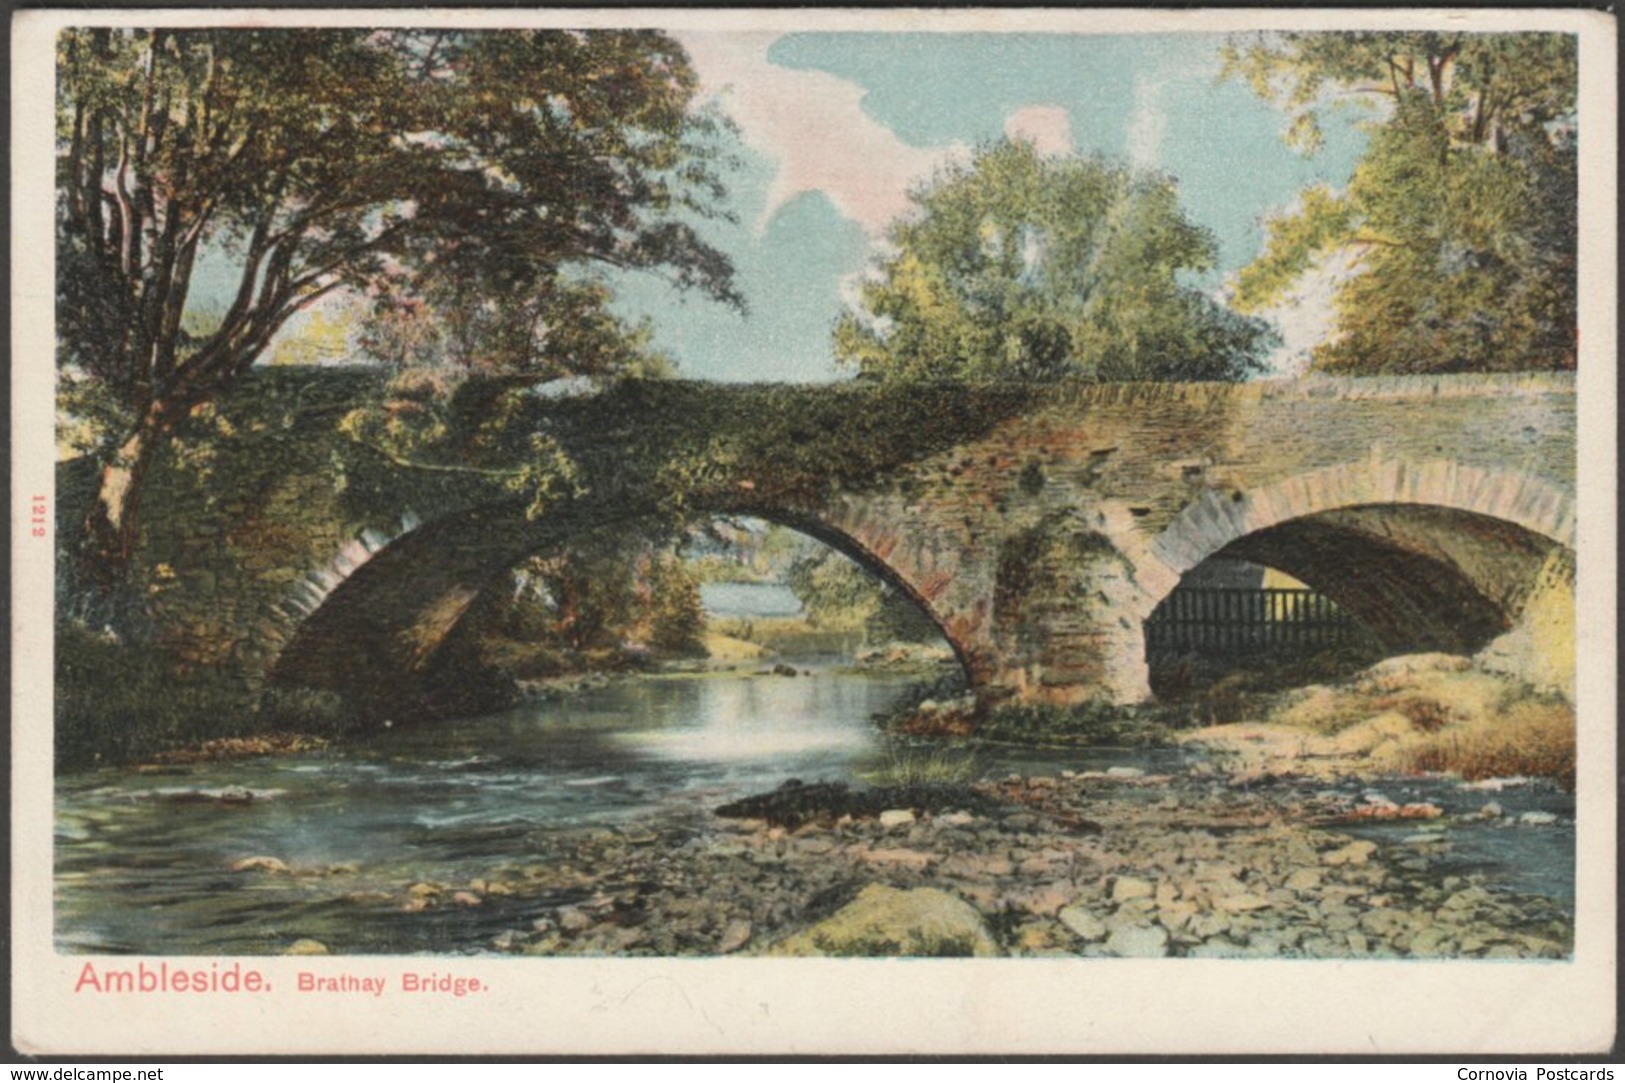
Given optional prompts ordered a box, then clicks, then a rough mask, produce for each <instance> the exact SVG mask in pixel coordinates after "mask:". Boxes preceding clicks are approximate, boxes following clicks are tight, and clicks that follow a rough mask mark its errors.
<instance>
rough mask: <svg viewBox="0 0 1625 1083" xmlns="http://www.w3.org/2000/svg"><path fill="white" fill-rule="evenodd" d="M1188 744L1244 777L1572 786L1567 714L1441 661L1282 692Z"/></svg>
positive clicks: (1459, 663) (1413, 662)
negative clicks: (1520, 781)
mask: <svg viewBox="0 0 1625 1083" xmlns="http://www.w3.org/2000/svg"><path fill="white" fill-rule="evenodd" d="M1188 738H1189V739H1193V740H1196V741H1198V742H1200V743H1202V744H1207V745H1211V746H1214V747H1217V748H1222V749H1226V750H1228V751H1229V752H1231V753H1233V754H1235V755H1236V756H1238V757H1239V760H1240V766H1241V768H1242V769H1244V770H1252V771H1273V772H1299V773H1311V774H1320V775H1338V774H1367V773H1381V774H1387V773H1416V772H1440V773H1447V774H1455V775H1459V776H1461V777H1462V778H1465V779H1481V778H1494V777H1505V776H1510V775H1531V776H1539V777H1543V778H1550V779H1553V780H1555V781H1556V782H1558V783H1559V784H1560V785H1563V786H1564V787H1567V788H1572V787H1573V785H1574V773H1575V720H1574V708H1573V707H1572V706H1571V705H1570V704H1569V703H1568V702H1567V701H1565V700H1563V699H1562V698H1560V697H1558V696H1555V695H1547V694H1542V693H1537V692H1535V691H1534V690H1532V689H1531V688H1529V687H1528V686H1526V685H1523V684H1521V683H1519V682H1517V681H1515V680H1512V679H1510V678H1508V677H1504V676H1499V675H1496V674H1491V673H1485V672H1483V671H1481V670H1478V669H1474V668H1472V665H1471V662H1470V660H1468V659H1465V658H1456V657H1453V656H1448V655H1411V656H1407V657H1403V658H1391V659H1388V660H1387V661H1384V662H1382V663H1380V664H1378V665H1376V666H1373V667H1371V668H1370V669H1368V670H1366V671H1365V672H1364V673H1361V674H1360V675H1359V676H1358V677H1356V678H1355V679H1354V680H1353V681H1350V682H1349V683H1347V684H1342V685H1314V686H1311V687H1309V688H1304V689H1300V690H1298V691H1297V692H1293V693H1289V694H1288V695H1286V696H1284V697H1281V698H1279V699H1277V700H1276V701H1275V703H1274V704H1273V706H1272V707H1271V708H1269V709H1266V710H1263V711H1260V713H1259V716H1258V718H1257V719H1256V720H1255V721H1253V722H1251V723H1249V724H1245V725H1230V726H1216V727H1212V728H1210V729H1206V730H1201V731H1198V732H1197V733H1193V734H1190V735H1188Z"/></svg>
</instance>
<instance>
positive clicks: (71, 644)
mask: <svg viewBox="0 0 1625 1083" xmlns="http://www.w3.org/2000/svg"><path fill="white" fill-rule="evenodd" d="M349 722H350V719H349V717H348V715H347V714H346V712H345V708H344V704H343V702H342V701H341V700H340V699H339V697H338V696H336V695H333V694H332V693H328V692H319V691H316V690H313V689H301V688H294V689H269V690H267V691H265V692H263V693H262V694H260V695H255V694H254V692H253V691H252V690H250V689H249V688H248V687H247V686H246V685H245V684H244V683H242V682H241V681H240V680H237V679H234V678H233V677H231V676H227V675H225V674H222V673H221V672H220V671H218V670H213V669H195V668H190V667H187V666H184V665H182V664H180V663H179V662H178V661H177V660H176V659H174V658H172V657H170V656H168V655H167V654H165V653H164V652H162V651H159V650H155V649H153V648H151V647H147V646H141V645H132V644H126V643H121V642H120V641H118V640H117V639H115V638H113V637H110V636H104V635H102V634H99V633H96V632H92V631H90V630H89V629H87V628H85V627H83V626H82V625H79V624H76V623H71V622H69V623H64V624H62V625H60V626H59V627H58V628H57V634H56V718H55V727H56V766H57V768H58V769H73V768H82V767H91V766H97V765H103V764H118V763H126V762H129V761H132V760H136V759H141V758H145V757H152V756H156V755H158V754H160V753H163V752H166V751H171V750H174V749H178V748H183V747H189V746H195V745H201V744H205V743H208V742H215V741H221V740H224V739H232V738H245V737H253V736H258V735H261V734H265V733H268V732H273V731H275V732H282V733H304V734H309V735H313V736H332V735H336V734H339V733H342V732H344V731H345V729H347V727H348V725H349Z"/></svg>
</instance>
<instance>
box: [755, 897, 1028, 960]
mask: <svg viewBox="0 0 1625 1083" xmlns="http://www.w3.org/2000/svg"><path fill="white" fill-rule="evenodd" d="M770 954H773V955H829V956H867V955H913V956H977V957H990V956H995V955H998V954H1000V952H999V946H998V944H997V943H996V942H995V941H994V939H993V937H992V935H991V934H990V933H989V932H988V929H987V925H986V923H984V922H983V920H982V916H981V914H979V913H977V911H976V908H975V907H973V906H971V905H970V904H969V903H967V902H965V901H964V900H963V899H960V898H957V897H956V896H953V895H950V894H948V893H947V892H946V891H940V890H938V889H936V888H929V887H921V888H914V889H912V890H908V891H903V890H899V889H898V888H894V887H887V886H886V885H884V884H870V885H868V886H867V887H865V888H864V889H863V890H862V891H861V892H859V893H858V897H857V898H856V899H854V900H853V901H852V902H850V903H848V904H847V905H846V906H844V907H842V908H841V909H840V910H838V911H836V912H835V913H834V914H832V915H831V916H830V917H828V918H826V919H825V920H823V921H821V922H819V923H818V924H816V925H813V926H812V927H810V928H808V929H804V930H803V931H801V932H799V933H797V934H795V935H794V936H791V937H789V938H788V939H786V940H783V941H781V942H780V943H779V944H777V945H776V946H775V947H774V948H773V949H772V950H771V952H770Z"/></svg>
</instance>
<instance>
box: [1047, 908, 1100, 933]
mask: <svg viewBox="0 0 1625 1083" xmlns="http://www.w3.org/2000/svg"><path fill="white" fill-rule="evenodd" d="M1056 917H1058V918H1060V919H1061V924H1062V925H1065V926H1066V927H1067V928H1068V929H1071V930H1072V931H1073V932H1074V933H1075V934H1077V936H1078V938H1079V939H1081V940H1104V939H1105V938H1106V932H1107V930H1106V923H1105V922H1104V921H1101V920H1100V919H1099V918H1098V917H1096V916H1095V915H1094V914H1092V913H1090V912H1089V911H1087V910H1085V909H1084V908H1083V907H1081V906H1068V907H1064V908H1063V909H1062V910H1061V912H1060V913H1059V914H1057V915H1056Z"/></svg>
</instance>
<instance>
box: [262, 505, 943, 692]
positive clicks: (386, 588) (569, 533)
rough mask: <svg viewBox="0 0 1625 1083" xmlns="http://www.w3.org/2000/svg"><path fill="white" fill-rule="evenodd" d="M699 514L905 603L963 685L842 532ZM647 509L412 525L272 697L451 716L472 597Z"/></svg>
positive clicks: (298, 639)
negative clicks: (851, 574) (334, 698)
mask: <svg viewBox="0 0 1625 1083" xmlns="http://www.w3.org/2000/svg"><path fill="white" fill-rule="evenodd" d="M690 510H691V511H692V512H694V513H696V514H699V515H702V516H703V515H711V516H737V517H750V518H755V519H760V520H763V521H765V522H769V523H774V524H777V525H779V526H783V527H785V528H787V529H790V530H794V531H796V532H797V533H800V534H804V535H806V536H808V537H810V538H813V539H814V540H816V541H818V542H820V543H822V544H824V545H826V546H828V547H829V548H831V549H833V550H835V551H836V552H838V553H840V554H841V555H842V556H845V557H846V558H847V559H849V560H851V561H852V562H853V563H855V564H857V565H858V566H859V567H861V568H863V569H864V570H865V571H867V572H868V573H869V574H871V575H873V576H875V577H876V578H878V579H880V580H881V581H882V582H883V583H885V584H887V585H888V586H889V587H891V588H893V589H894V590H896V591H898V592H899V593H900V594H902V595H903V596H904V597H906V598H908V599H909V601H910V602H912V603H913V604H914V605H915V606H916V607H917V608H918V609H919V610H920V611H921V612H922V613H923V614H924V615H925V616H926V617H927V618H928V619H929V620H930V621H931V623H932V625H933V626H934V627H936V629H937V630H938V631H939V632H940V633H941V635H942V637H943V639H944V640H945V641H946V642H947V643H948V645H949V647H950V648H951V649H952V650H953V653H954V658H955V660H956V661H957V663H958V664H959V666H960V669H961V670H962V671H963V673H964V674H965V676H966V679H967V680H970V679H972V674H973V671H972V668H971V664H970V660H969V657H968V654H967V650H966V647H965V644H963V643H960V642H958V641H957V640H956V638H955V637H954V635H953V634H952V633H951V631H950V629H949V627H948V625H947V623H946V622H945V621H944V620H943V618H942V616H941V614H939V613H938V612H937V611H936V610H935V609H934V607H933V606H932V605H931V604H930V602H929V601H927V600H926V599H925V598H924V597H923V596H922V595H921V593H920V591H919V589H918V588H917V587H916V586H915V585H914V584H912V583H910V582H909V581H908V580H907V579H906V578H905V577H904V576H902V575H900V574H899V573H898V572H897V570H896V569H895V568H893V567H892V566H891V565H890V564H888V563H887V562H886V561H885V560H884V559H883V558H882V557H881V556H880V555H879V554H877V553H875V552H873V551H871V550H870V549H869V548H868V547H866V546H864V545H863V544H862V543H861V542H860V541H858V540H857V539H856V538H854V537H853V536H852V535H851V534H850V533H848V532H846V531H844V530H842V529H841V528H840V527H839V526H838V525H836V524H833V523H830V522H826V521H824V520H822V519H818V518H816V517H813V516H810V515H806V514H801V513H796V512H793V511H786V510H785V509H783V508H776V507H769V506H761V505H759V504H757V503H753V502H750V501H739V500H730V501H728V502H727V503H726V504H722V503H718V504H717V505H716V506H696V507H693V508H691V509H690ZM659 514H660V513H659V511H658V509H655V508H621V509H615V510H613V511H610V510H608V509H605V508H604V507H603V506H602V505H601V504H591V503H588V502H580V501H578V502H575V503H573V504H569V505H564V506H561V507H558V508H556V509H553V510H551V511H550V512H549V513H548V515H547V516H545V517H544V518H542V519H538V520H535V521H532V520H528V519H527V518H526V516H525V511H524V505H523V504H522V503H520V502H517V501H515V502H503V503H500V504H488V505H484V506H481V507H477V508H473V509H470V510H468V511H464V512H461V513H457V514H454V515H450V516H446V517H444V518H441V519H437V520H434V521H432V522H428V523H424V524H422V525H419V526H416V527H415V528H414V529H411V530H409V531H407V532H405V533H403V534H401V535H400V536H398V537H396V538H394V539H393V540H391V541H389V542H388V544H386V545H383V546H381V547H379V548H378V549H376V551H374V552H372V553H370V555H368V557H367V558H366V559H365V560H364V561H359V562H357V561H353V560H352V561H350V562H348V563H347V565H346V569H345V573H344V575H343V578H342V580H341V581H339V582H337V583H335V584H332V585H330V586H329V588H328V589H327V590H326V592H325V594H324V595H323V596H322V597H321V598H320V599H319V601H317V602H315V604H314V605H313V606H311V607H310V609H309V612H308V614H307V615H306V616H305V617H304V619H303V620H302V621H300V622H299V624H298V626H297V628H296V629H295V630H294V631H293V633H292V635H291V636H290V637H289V638H288V640H287V641H286V643H285V645H284V646H283V648H282V650H281V651H280V652H279V653H278V655H277V657H276V659H275V661H274V662H273V664H272V665H271V667H270V671H269V672H270V681H271V683H272V684H273V685H277V686H291V687H302V688H311V689H318V690H323V691H328V692H333V693H337V694H338V695H340V696H341V697H342V698H343V699H344V700H345V701H346V703H347V705H349V706H350V707H351V708H352V709H353V710H355V711H357V712H358V713H359V714H360V715H361V717H362V718H363V719H364V720H365V721H366V722H368V723H374V722H378V721H381V720H383V719H386V718H388V719H394V718H401V719H407V718H420V717H434V716H436V715H442V714H445V713H447V711H446V708H445V706H444V702H445V700H444V697H443V696H441V695H439V694H438V691H439V690H438V689H436V687H435V683H436V682H437V681H439V680H441V679H443V676H442V675H441V674H439V673H438V672H437V666H436V663H437V661H438V656H439V655H440V654H441V652H442V650H443V648H445V646H446V645H447V644H448V642H449V641H450V640H451V639H452V636H453V633H454V631H455V630H456V628H457V627H458V625H459V624H460V623H461V622H462V620H463V619H464V618H465V617H466V616H468V615H469V613H470V612H471V611H472V610H473V609H474V607H475V604H476V602H477V601H478V600H479V599H480V597H481V596H482V595H483V594H484V593H485V591H487V590H488V589H490V588H491V587H492V586H493V585H494V584H496V583H498V582H500V581H501V579H502V577H503V576H504V575H505V574H506V573H507V572H508V571H509V570H510V569H512V568H513V567H514V566H516V565H517V564H519V563H520V562H521V561H522V560H524V559H525V558H527V557H530V556H534V555H536V554H539V553H545V552H549V551H554V550H560V549H564V548H566V547H567V546H568V545H569V544H570V543H571V541H572V540H573V539H577V538H580V537H583V536H585V535H588V534H590V533H592V532H602V531H605V530H628V531H630V530H636V529H638V527H639V526H640V524H644V523H647V522H649V521H651V520H653V519H655V518H657V516H658V515H659Z"/></svg>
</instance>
